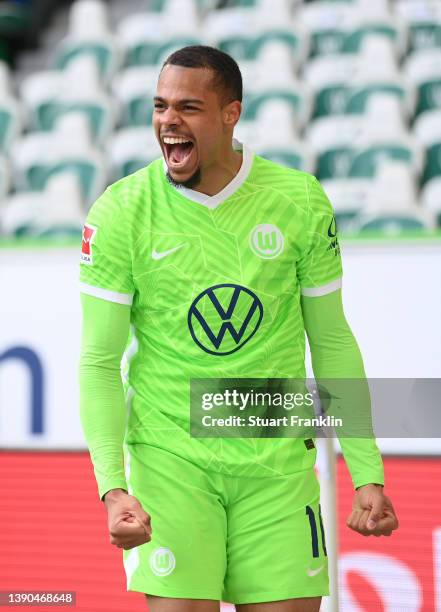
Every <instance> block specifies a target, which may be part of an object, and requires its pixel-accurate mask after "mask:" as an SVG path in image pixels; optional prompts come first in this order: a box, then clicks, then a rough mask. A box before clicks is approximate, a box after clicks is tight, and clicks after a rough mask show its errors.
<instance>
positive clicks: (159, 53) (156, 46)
mask: <svg viewBox="0 0 441 612" xmlns="http://www.w3.org/2000/svg"><path fill="white" fill-rule="evenodd" d="M199 44H201V40H200V38H195V37H189V36H183V37H180V38H177V37H175V38H172V39H170V40H167V41H165V42H164V41H161V42H155V41H150V40H144V41H140V42H138V43H136V44H134V45H133V46H132V47H131V48H130V49H129V51H128V52H127V55H126V65H127V66H149V65H156V64H158V63H159V62H160V60H161V58H162V57H163V56H164V55H168V54H170V53H172V52H173V51H174V50H175V49H180V48H181V47H186V46H188V45H199Z"/></svg>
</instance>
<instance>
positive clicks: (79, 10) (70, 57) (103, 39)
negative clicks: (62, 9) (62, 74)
mask: <svg viewBox="0 0 441 612" xmlns="http://www.w3.org/2000/svg"><path fill="white" fill-rule="evenodd" d="M82 55H86V56H88V57H91V58H92V59H93V60H94V62H96V65H97V67H98V71H99V74H100V75H101V77H102V78H104V79H106V80H109V79H110V77H111V76H112V75H113V74H114V72H115V71H116V69H117V67H118V65H119V53H118V47H117V40H116V38H115V37H114V35H113V33H112V31H111V28H110V19H109V9H108V6H107V4H106V3H105V2H104V1H102V0H80V1H77V2H74V3H72V4H71V6H70V10H69V16H68V30H67V34H66V36H65V37H64V38H63V39H62V40H61V42H60V44H59V45H58V48H57V49H56V54H55V67H56V68H57V69H58V70H63V69H64V68H66V66H68V64H69V63H70V62H72V61H76V59H77V58H78V57H79V56H82Z"/></svg>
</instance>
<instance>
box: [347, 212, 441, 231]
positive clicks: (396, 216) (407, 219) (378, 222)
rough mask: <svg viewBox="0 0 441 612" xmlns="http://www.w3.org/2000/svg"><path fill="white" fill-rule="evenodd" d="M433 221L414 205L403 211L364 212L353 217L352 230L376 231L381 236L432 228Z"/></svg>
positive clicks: (433, 225) (430, 216)
mask: <svg viewBox="0 0 441 612" xmlns="http://www.w3.org/2000/svg"><path fill="white" fill-rule="evenodd" d="M434 228H435V221H434V219H433V217H432V215H427V214H426V213H425V211H422V210H419V209H418V208H416V207H415V209H413V210H406V211H403V212H391V213H389V212H387V211H386V210H384V211H381V212H380V211H379V212H377V213H366V214H364V215H360V216H358V217H356V218H355V219H354V222H353V223H352V225H351V229H352V231H354V230H355V231H358V232H376V233H380V234H381V235H383V236H396V235H399V234H402V233H405V232H415V231H424V230H433V229H434Z"/></svg>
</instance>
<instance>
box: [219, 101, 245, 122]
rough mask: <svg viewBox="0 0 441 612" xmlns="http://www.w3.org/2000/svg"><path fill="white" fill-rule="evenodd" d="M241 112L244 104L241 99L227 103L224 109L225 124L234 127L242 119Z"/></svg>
mask: <svg viewBox="0 0 441 612" xmlns="http://www.w3.org/2000/svg"><path fill="white" fill-rule="evenodd" d="M241 112H242V104H241V103H240V102H239V100H235V101H234V102H230V103H229V104H226V105H225V106H224V108H223V109H222V116H223V121H224V125H225V126H227V127H234V126H235V125H236V123H237V122H238V121H239V119H240V114H241Z"/></svg>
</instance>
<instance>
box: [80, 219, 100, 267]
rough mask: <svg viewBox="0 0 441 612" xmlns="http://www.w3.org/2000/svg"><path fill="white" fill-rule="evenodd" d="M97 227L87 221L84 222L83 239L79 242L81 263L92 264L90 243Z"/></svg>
mask: <svg viewBox="0 0 441 612" xmlns="http://www.w3.org/2000/svg"><path fill="white" fill-rule="evenodd" d="M96 232H97V228H96V227H94V226H93V225H89V224H88V223H85V224H84V227H83V241H82V244H81V263H85V264H89V265H92V264H93V259H92V244H93V240H94V238H95V234H96Z"/></svg>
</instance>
